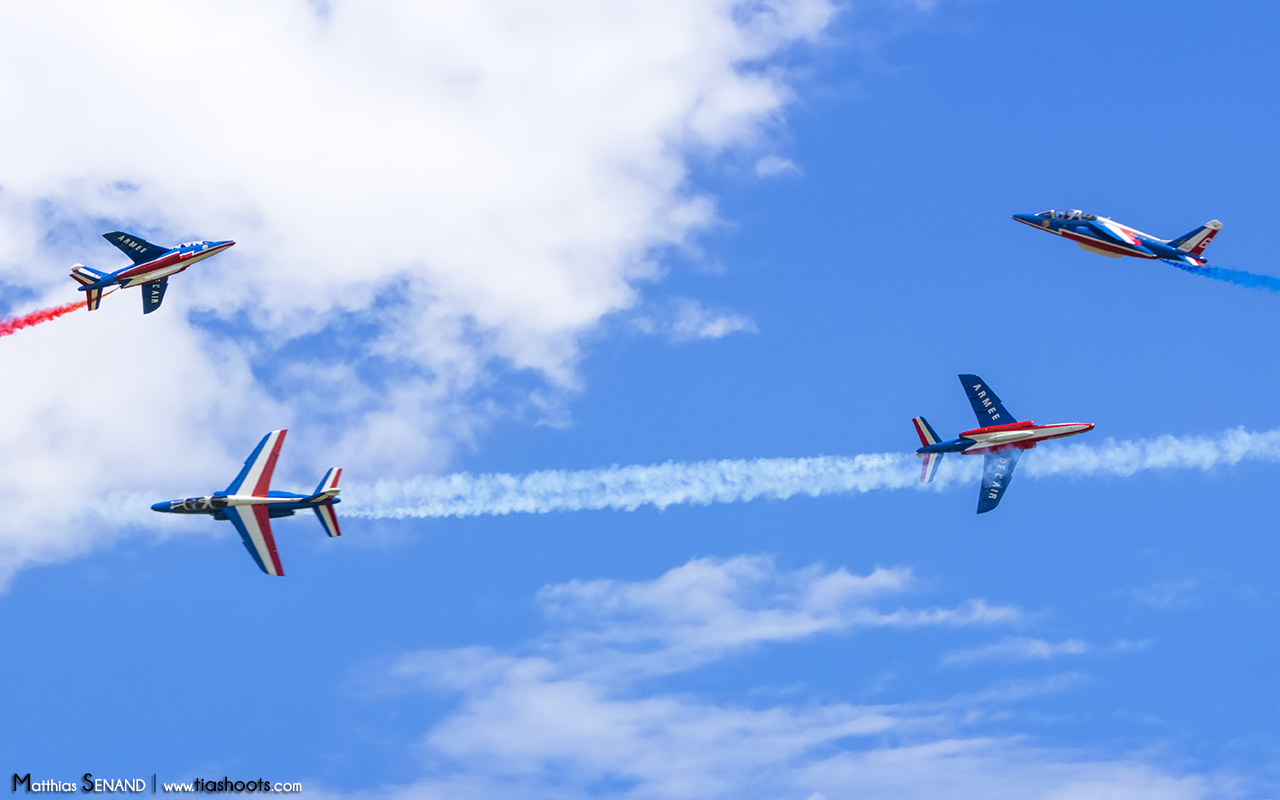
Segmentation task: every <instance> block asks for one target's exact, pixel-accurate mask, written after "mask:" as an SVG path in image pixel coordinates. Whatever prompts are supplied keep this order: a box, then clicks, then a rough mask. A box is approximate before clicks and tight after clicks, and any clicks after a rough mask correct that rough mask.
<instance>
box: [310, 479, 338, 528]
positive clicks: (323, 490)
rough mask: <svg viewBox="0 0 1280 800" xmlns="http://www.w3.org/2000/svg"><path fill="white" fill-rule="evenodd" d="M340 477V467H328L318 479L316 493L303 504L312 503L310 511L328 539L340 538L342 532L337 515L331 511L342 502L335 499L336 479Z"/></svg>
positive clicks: (336, 491)
mask: <svg viewBox="0 0 1280 800" xmlns="http://www.w3.org/2000/svg"><path fill="white" fill-rule="evenodd" d="M341 477H342V469H341V468H340V467H330V468H329V471H328V472H326V473H325V474H324V477H323V478H321V479H320V485H318V486H316V493H315V494H313V495H311V496H310V497H308V498H307V499H306V501H305V502H308V503H314V504H315V505H314V506H312V508H311V510H312V511H314V512H316V517H317V518H318V519H319V520H320V524H321V525H323V526H324V532H325V533H327V534H329V537H330V538H332V537H334V536H341V535H342V530H341V529H340V528H338V514H337V512H336V511H334V510H333V506H334V504H335V503H340V502H342V501H341V500H338V499H336V498H337V496H338V491H339V489H338V478H341Z"/></svg>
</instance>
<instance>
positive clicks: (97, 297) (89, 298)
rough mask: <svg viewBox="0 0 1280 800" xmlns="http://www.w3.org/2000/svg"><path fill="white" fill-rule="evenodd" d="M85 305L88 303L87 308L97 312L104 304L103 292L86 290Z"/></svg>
mask: <svg viewBox="0 0 1280 800" xmlns="http://www.w3.org/2000/svg"><path fill="white" fill-rule="evenodd" d="M85 303H86V307H87V308H88V309H89V310H90V311H97V310H98V306H99V305H100V304H101V303H102V290H101V289H86V290H85Z"/></svg>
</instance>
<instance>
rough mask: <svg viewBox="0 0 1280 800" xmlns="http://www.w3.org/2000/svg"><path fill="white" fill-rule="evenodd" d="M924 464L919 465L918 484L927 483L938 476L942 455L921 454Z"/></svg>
mask: <svg viewBox="0 0 1280 800" xmlns="http://www.w3.org/2000/svg"><path fill="white" fill-rule="evenodd" d="M920 455H921V456H922V457H923V458H924V462H923V463H921V464H920V482H921V483H929V482H930V481H932V480H933V476H934V475H937V474H938V465H939V464H941V463H942V455H943V454H942V453H921V454H920Z"/></svg>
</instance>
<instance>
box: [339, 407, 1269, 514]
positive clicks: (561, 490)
mask: <svg viewBox="0 0 1280 800" xmlns="http://www.w3.org/2000/svg"><path fill="white" fill-rule="evenodd" d="M1247 459H1254V460H1265V461H1275V460H1277V459H1280V429H1276V430H1270V431H1264V432H1260V433H1255V432H1250V431H1246V430H1244V429H1243V428H1237V429H1235V430H1230V431H1227V432H1226V433H1223V434H1222V435H1220V436H1218V437H1215V438H1209V437H1201V436H1187V437H1175V436H1160V437H1157V438H1154V439H1138V440H1131V441H1116V440H1111V439H1108V440H1106V441H1103V442H1101V443H1099V444H1096V445H1091V444H1076V445H1063V446H1057V447H1055V446H1047V447H1044V448H1042V449H1037V450H1035V451H1034V452H1033V453H1031V454H1029V456H1028V457H1027V458H1025V459H1023V463H1022V465H1021V466H1020V468H1019V469H1020V473H1025V474H1026V475H1027V476H1030V477H1038V478H1047V477H1081V478H1083V477H1102V476H1113V477H1114V476H1118V477H1128V476H1132V475H1136V474H1138V473H1141V472H1148V471H1158V470H1174V469H1196V470H1208V469H1212V468H1215V467H1220V466H1231V465H1234V464H1237V463H1239V462H1241V461H1244V460H1247ZM978 463H979V460H978V459H974V458H964V457H963V456H952V457H950V458H948V459H946V460H944V462H943V464H942V468H941V469H940V470H939V472H938V476H937V477H936V478H935V480H934V482H933V483H932V484H927V485H925V488H931V489H941V488H946V487H949V486H952V485H954V484H956V483H957V482H971V481H973V480H976V479H977V476H978ZM920 486H921V484H919V461H918V459H916V458H915V457H914V456H912V455H908V454H905V453H875V454H864V455H858V456H816V457H812V458H762V459H753V460H723V461H699V462H692V463H678V462H667V463H665V464H653V465H648V466H628V467H619V466H614V467H607V468H604V469H596V470H581V471H561V470H547V471H542V472H533V473H529V474H526V475H504V474H485V475H472V474H469V473H456V474H453V475H446V476H443V477H419V478H414V479H410V480H405V481H377V482H374V483H372V484H367V483H366V484H360V485H358V487H357V486H354V485H353V487H352V490H351V492H350V493H349V497H350V502H349V504H348V505H345V506H344V507H343V508H344V511H346V513H348V514H354V515H358V516H364V517H391V518H406V517H450V516H458V517H465V516H475V515H479V514H512V513H539V514H544V513H548V512H553V511H584V510H594V509H620V510H626V511H632V510H635V509H637V508H639V507H641V506H644V505H652V506H655V507H657V508H666V507H667V506H671V505H676V504H680V503H691V504H701V505H705V504H709V503H735V502H744V501H749V500H755V499H773V500H785V499H787V498H790V497H795V496H797V495H804V496H809V497H817V496H819V495H829V494H849V493H862V492H871V491H877V490H889V489H907V488H917V487H920Z"/></svg>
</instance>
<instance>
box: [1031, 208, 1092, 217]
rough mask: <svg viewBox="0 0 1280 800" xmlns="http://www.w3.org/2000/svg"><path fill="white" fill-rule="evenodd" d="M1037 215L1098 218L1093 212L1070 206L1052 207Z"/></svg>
mask: <svg viewBox="0 0 1280 800" xmlns="http://www.w3.org/2000/svg"><path fill="white" fill-rule="evenodd" d="M1036 216H1037V217H1046V218H1048V219H1097V217H1095V216H1094V215H1093V214H1086V213H1084V212H1083V211H1081V210H1080V209H1078V208H1068V209H1065V210H1059V209H1054V208H1051V209H1049V210H1048V211H1041V212H1040V213H1039V214H1036Z"/></svg>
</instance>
